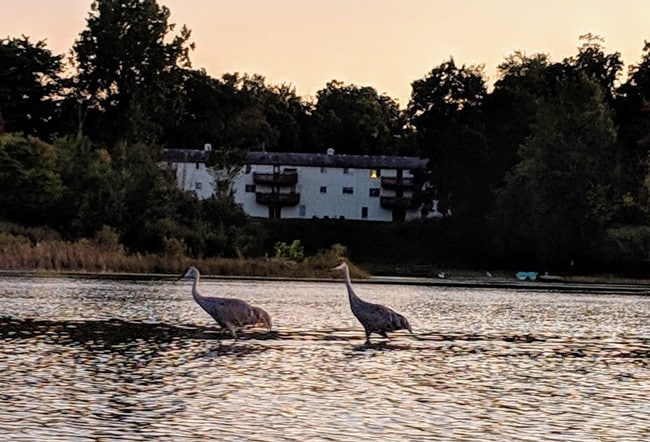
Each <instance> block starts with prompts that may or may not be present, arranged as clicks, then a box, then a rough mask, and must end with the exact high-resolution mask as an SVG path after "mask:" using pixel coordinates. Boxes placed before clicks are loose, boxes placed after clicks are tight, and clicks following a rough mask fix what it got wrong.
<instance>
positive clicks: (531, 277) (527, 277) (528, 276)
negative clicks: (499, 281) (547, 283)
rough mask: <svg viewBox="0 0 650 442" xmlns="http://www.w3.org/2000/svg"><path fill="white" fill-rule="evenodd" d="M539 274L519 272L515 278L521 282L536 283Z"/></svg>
mask: <svg viewBox="0 0 650 442" xmlns="http://www.w3.org/2000/svg"><path fill="white" fill-rule="evenodd" d="M537 275H538V273H537V272H517V274H516V275H515V277H516V278H517V279H518V280H520V281H535V280H537Z"/></svg>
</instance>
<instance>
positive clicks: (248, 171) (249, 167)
mask: <svg viewBox="0 0 650 442" xmlns="http://www.w3.org/2000/svg"><path fill="white" fill-rule="evenodd" d="M244 173H246V174H248V173H251V165H250V164H247V165H246V169H245V171H244Z"/></svg>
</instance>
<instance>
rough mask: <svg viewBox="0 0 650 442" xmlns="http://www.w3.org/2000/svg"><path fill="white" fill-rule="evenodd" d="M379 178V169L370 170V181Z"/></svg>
mask: <svg viewBox="0 0 650 442" xmlns="http://www.w3.org/2000/svg"><path fill="white" fill-rule="evenodd" d="M380 176H381V171H380V170H379V169H370V179H373V180H376V179H377V178H379V177H380Z"/></svg>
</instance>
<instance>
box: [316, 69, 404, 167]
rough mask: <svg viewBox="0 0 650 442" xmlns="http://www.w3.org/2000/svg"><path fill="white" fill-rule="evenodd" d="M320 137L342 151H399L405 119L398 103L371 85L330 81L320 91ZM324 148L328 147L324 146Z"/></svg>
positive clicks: (381, 152)
mask: <svg viewBox="0 0 650 442" xmlns="http://www.w3.org/2000/svg"><path fill="white" fill-rule="evenodd" d="M317 98H318V101H317V103H316V108H315V113H316V121H317V124H318V130H319V132H320V141H321V143H323V145H324V147H327V148H334V149H335V151H336V152H337V153H342V154H368V155H381V154H388V153H391V152H393V153H395V150H394V149H395V137H397V136H399V135H400V134H401V131H402V127H403V126H404V123H405V122H404V120H403V118H402V115H401V113H400V111H399V107H398V105H397V103H396V102H395V101H394V100H392V99H391V98H389V97H387V96H386V95H379V94H377V91H376V90H375V89H373V88H371V87H358V86H354V85H349V86H346V85H344V84H343V83H342V82H338V81H335V80H333V81H330V82H329V83H327V87H326V88H325V89H321V90H319V91H318V92H317ZM322 150H324V149H322Z"/></svg>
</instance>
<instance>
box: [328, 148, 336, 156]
mask: <svg viewBox="0 0 650 442" xmlns="http://www.w3.org/2000/svg"><path fill="white" fill-rule="evenodd" d="M327 155H334V149H333V148H331V147H330V148H329V149H327Z"/></svg>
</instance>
